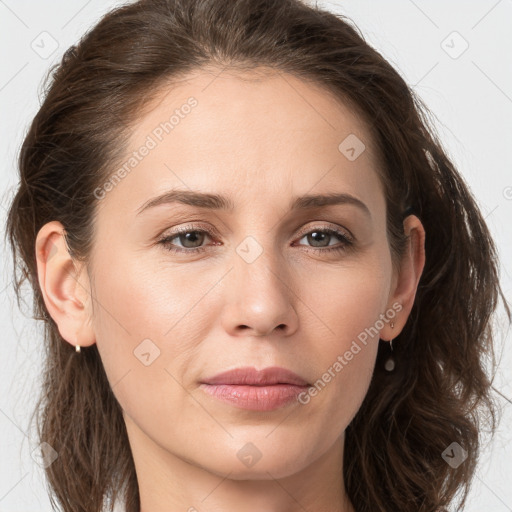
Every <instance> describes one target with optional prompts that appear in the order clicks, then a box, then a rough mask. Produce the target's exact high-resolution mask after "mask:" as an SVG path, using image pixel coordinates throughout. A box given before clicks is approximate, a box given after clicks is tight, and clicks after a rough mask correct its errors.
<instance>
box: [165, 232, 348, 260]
mask: <svg viewBox="0 0 512 512" xmlns="http://www.w3.org/2000/svg"><path fill="white" fill-rule="evenodd" d="M209 237H213V232H210V231H208V230H204V229H194V228H192V227H187V226H185V227H182V228H178V229H176V230H175V231H174V232H173V233H171V234H170V235H168V236H165V237H164V238H162V239H160V240H159V241H158V243H159V244H161V245H163V246H164V248H165V249H166V250H168V251H171V252H174V253H189V254H190V253H198V252H203V251H205V250H206V249H207V248H208V247H207V246H204V245H202V244H203V243H204V241H205V239H206V238H209ZM333 237H334V238H337V239H338V240H339V241H340V242H341V244H339V243H338V244H335V245H334V246H333V247H331V245H332V244H330V243H329V242H330V241H331V240H333ZM175 239H176V240H177V241H178V242H179V243H180V245H181V247H180V246H177V245H176V243H173V240H175ZM303 239H307V241H308V242H309V243H310V244H312V247H311V248H310V249H308V250H309V251H316V252H319V253H326V252H331V251H338V252H341V251H347V250H348V249H349V248H350V247H351V246H353V244H354V240H353V239H352V237H351V236H350V235H348V234H346V233H344V232H343V231H341V230H339V231H338V230H337V229H333V228H327V227H318V228H314V229H310V230H309V231H307V232H305V233H303V234H302V235H301V238H300V239H299V240H303ZM214 245H220V244H218V243H216V244H214ZM300 245H302V244H300Z"/></svg>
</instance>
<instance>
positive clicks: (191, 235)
mask: <svg viewBox="0 0 512 512" xmlns="http://www.w3.org/2000/svg"><path fill="white" fill-rule="evenodd" d="M197 234H198V232H197V231H189V232H188V233H185V234H184V235H181V236H182V237H185V241H186V242H190V241H192V243H194V241H195V242H197V240H199V244H196V246H197V245H201V237H198V236H197ZM181 242H182V244H183V245H184V246H185V247H190V246H187V244H186V243H183V240H182V241H181ZM196 246H194V245H193V247H196Z"/></svg>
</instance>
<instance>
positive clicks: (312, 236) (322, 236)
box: [309, 231, 329, 247]
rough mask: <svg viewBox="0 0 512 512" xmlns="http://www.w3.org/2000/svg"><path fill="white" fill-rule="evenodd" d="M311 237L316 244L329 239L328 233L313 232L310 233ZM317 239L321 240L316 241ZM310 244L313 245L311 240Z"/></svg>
mask: <svg viewBox="0 0 512 512" xmlns="http://www.w3.org/2000/svg"><path fill="white" fill-rule="evenodd" d="M309 236H310V238H312V239H313V240H314V242H315V243H316V242H318V241H320V242H322V239H324V241H325V238H327V237H328V236H329V235H328V234H326V233H322V232H318V231H313V232H312V233H310V235H309ZM315 237H319V238H320V240H315ZM309 242H310V243H311V240H309ZM312 245H314V244H312ZM320 247H325V246H322V245H320Z"/></svg>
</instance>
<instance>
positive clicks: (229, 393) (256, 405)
mask: <svg viewBox="0 0 512 512" xmlns="http://www.w3.org/2000/svg"><path fill="white" fill-rule="evenodd" d="M201 387H202V388H203V389H204V390H205V391H206V392H207V393H209V394H210V395H212V396H214V397H215V398H217V399H219V400H221V401H223V402H227V403H230V404H231V405H234V406H235V407H239V408H241V409H249V410H251V411H272V410H274V409H278V408H279V407H283V406H285V405H287V404H289V403H290V402H293V401H297V396H298V395H299V394H300V393H301V392H303V391H305V390H306V389H307V388H308V386H307V385H306V386H296V385H294V384H274V385H271V386H247V385H243V386H242V385H236V384H201Z"/></svg>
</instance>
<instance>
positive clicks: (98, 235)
mask: <svg viewBox="0 0 512 512" xmlns="http://www.w3.org/2000/svg"><path fill="white" fill-rule="evenodd" d="M426 112H427V109H426V107H424V106H423V105H422V104H421V102H420V101H419V99H418V98H416V97H415V96H414V94H413V92H412V91H411V90H410V89H409V88H408V86H407V85H406V83H405V82H404V81H403V79H402V78H401V77H400V75H399V74H398V73H397V72H396V71H395V70H394V69H393V68H392V67H391V66H390V65H389V64H388V63H387V62H386V61H385V60H384V59H383V58H382V56H381V55H380V54H379V53H377V52H376V51H375V50H374V49H372V48H371V47H370V46H369V45H368V44H366V42H365V41H364V39H363V38H362V36H361V35H360V34H359V33H358V32H357V31H356V30H355V29H354V28H353V27H352V26H351V25H349V24H348V23H347V22H346V21H345V20H344V19H343V18H342V17H341V16H336V15H334V14H332V13H329V12H326V11H323V10H321V9H319V8H316V7H312V6H310V5H307V4H305V3H303V2H300V1H299V0H283V1H280V2H273V1H270V0H235V1H232V2H225V0H140V1H138V2H135V3H133V4H130V5H126V6H123V7H120V8H118V9H115V10H114V11H112V12H110V13H109V14H107V15H106V16H105V17H104V18H103V19H102V20H101V21H100V22H99V23H98V24H97V26H95V27H94V28H93V29H92V30H91V31H90V32H89V33H87V34H86V35H85V36H84V37H83V38H82V40H81V41H80V43H79V44H78V45H77V46H76V47H73V48H71V49H70V50H69V51H68V52H67V53H66V55H65V57H64V58H63V61H62V63H61V64H60V65H59V66H58V67H57V68H56V69H55V70H54V72H53V75H52V79H51V83H50V85H49V87H48V90H47V94H46V98H45V101H44V103H43V104H42V106H41V109H40V111H39V112H38V114H37V115H36V117H35V119H34V121H33V123H32V126H31V128H30V130H29V132H28V134H27V136H26V139H25V141H24V143H23V146H22V149H21V154H20V159H19V168H20V174H21V176H20V177H21V182H20V186H19V189H18V191H17V195H16V197H15V198H14V201H13V203H12V205H11V208H10V211H9V216H8V224H7V228H8V234H9V239H10V242H11V244H12V247H13V257H14V260H15V262H17V263H18V267H19V271H20V273H19V274H18V275H17V276H16V286H17V290H19V288H20V286H21V283H22V282H23V280H24V279H26V278H27V277H28V279H29V280H30V282H31V284H32V287H33V290H34V294H35V314H36V316H37V317H38V318H41V319H44V321H45V333H46V343H47V350H48V357H47V361H46V368H45V381H44V388H43V391H42V395H41V401H40V404H39V408H38V411H37V413H38V414H37V419H38V423H37V424H38V427H39V435H40V438H41V441H44V442H45V443H47V445H48V446H49V447H50V448H51V449H49V450H48V453H50V454H51V460H48V463H47V464H45V465H46V468H45V470H46V475H47V478H48V481H49V483H50V486H51V491H52V500H55V501H56V502H58V504H59V505H60V506H61V507H62V509H63V510H65V511H66V512H78V511H87V512H96V511H100V510H103V509H108V510H111V508H112V507H113V505H114V503H117V504H118V505H119V504H121V506H122V507H123V508H124V509H125V510H126V511H127V512H139V511H141V512H163V511H164V510H165V511H169V510H188V511H195V510H198V511H200V510H225V511H228V510H237V511H256V510H265V511H274V512H277V511H280V512H281V511H290V512H291V511H295V510H322V511H324V510H325V511H332V512H349V511H350V512H353V511H357V512H363V511H397V510H400V511H402V512H403V511H411V512H412V511H414V512H417V511H421V512H427V511H435V510H441V508H442V507H445V506H448V505H449V504H450V503H453V501H454V496H455V494H456V493H457V492H458V491H463V493H462V499H461V503H460V506H463V504H464V502H465V499H466V494H467V490H468V488H469V485H470V482H471V480H472V477H473V475H474V470H475V467H476V463H477V460H478V452H479V427H480V422H481V418H483V417H484V415H485V414H490V416H489V417H490V418H491V419H492V428H493V429H494V427H495V425H494V414H495V410H494V407H495V406H494V403H493V400H492V396H491V394H490V381H489V377H488V375H487V374H486V372H485V369H484V359H485V357H486V356H487V355H488V354H489V353H490V352H492V342H493V333H492V331H491V318H492V313H493V312H494V310H495V308H496V305H497V301H498V297H499V296H501V297H503V295H502V292H501V288H500V285H499V281H498V268H497V264H496V258H495V256H496V252H495V246H494V243H493V240H492V238H491V236H490V233H489V230H488V228H487V226H486V225H485V222H484V220H483V217H482V215H481V213H480V211H479V209H478V207H477V205H476V203H475V201H474V198H473V196H472V195H471V193H470V191H469V190H468V188H467V186H466V185H465V183H464V181H463V179H462V177H461V176H460V174H459V173H458V171H457V170H456V169H455V168H454V166H453V164H452V163H451V162H450V160H449V159H448V157H447V156H446V154H445V153H444V151H443V149H442V146H441V144H440V142H439V141H438V140H437V138H436V136H435V134H434V131H433V129H432V127H431V126H429V124H428V122H427V118H426V115H425V113H426ZM505 307H506V303H505ZM507 313H508V314H509V318H510V311H509V310H508V309H507Z"/></svg>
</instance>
